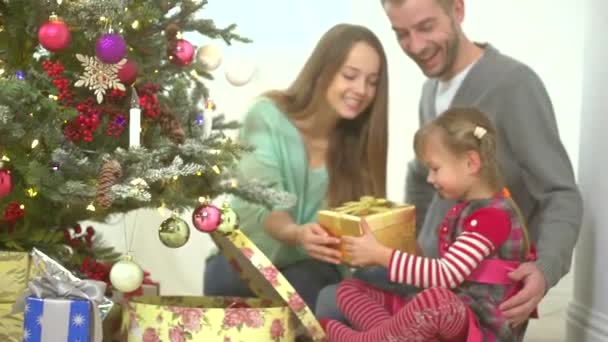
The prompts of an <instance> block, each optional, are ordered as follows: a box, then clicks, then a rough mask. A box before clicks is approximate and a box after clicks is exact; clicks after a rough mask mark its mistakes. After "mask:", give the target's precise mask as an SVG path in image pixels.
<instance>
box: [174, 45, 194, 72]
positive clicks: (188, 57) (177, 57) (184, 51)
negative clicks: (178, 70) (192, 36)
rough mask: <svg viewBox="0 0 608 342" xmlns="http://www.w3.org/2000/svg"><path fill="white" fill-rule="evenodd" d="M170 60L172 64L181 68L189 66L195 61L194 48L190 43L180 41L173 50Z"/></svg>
mask: <svg viewBox="0 0 608 342" xmlns="http://www.w3.org/2000/svg"><path fill="white" fill-rule="evenodd" d="M169 59H170V60H171V62H173V63H175V64H177V65H180V66H185V65H188V64H190V63H192V60H193V59H194V47H193V46H192V44H190V42H189V41H187V40H185V39H178V40H177V41H176V42H175V46H174V47H173V49H172V50H171V53H170V55H169Z"/></svg>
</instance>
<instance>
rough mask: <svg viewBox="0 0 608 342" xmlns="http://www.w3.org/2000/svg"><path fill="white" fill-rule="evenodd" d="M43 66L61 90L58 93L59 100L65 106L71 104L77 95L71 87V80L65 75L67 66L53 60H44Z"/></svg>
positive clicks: (56, 86)
mask: <svg viewBox="0 0 608 342" xmlns="http://www.w3.org/2000/svg"><path fill="white" fill-rule="evenodd" d="M42 68H43V69H44V71H46V74H47V75H49V77H51V78H52V79H53V81H52V82H53V85H54V86H55V88H57V90H59V95H57V98H58V99H59V101H61V103H62V104H63V105H65V106H71V105H72V103H73V102H74V98H75V97H76V95H75V94H74V92H73V91H71V90H70V88H69V86H70V81H69V80H68V79H67V78H65V77H63V72H64V71H65V68H64V67H63V65H62V64H61V62H59V61H57V62H51V61H48V60H46V61H44V62H42Z"/></svg>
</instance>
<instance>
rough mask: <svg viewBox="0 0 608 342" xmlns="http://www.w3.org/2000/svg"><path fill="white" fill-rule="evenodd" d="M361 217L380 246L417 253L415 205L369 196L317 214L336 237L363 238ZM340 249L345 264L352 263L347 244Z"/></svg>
mask: <svg viewBox="0 0 608 342" xmlns="http://www.w3.org/2000/svg"><path fill="white" fill-rule="evenodd" d="M362 218H365V220H366V221H367V223H368V224H369V227H370V229H371V230H372V232H373V234H374V236H375V237H376V239H377V240H378V242H380V243H381V244H383V245H385V246H387V247H389V248H394V249H398V250H400V251H404V252H407V253H412V254H414V253H416V208H415V207H414V206H413V205H409V204H395V203H393V202H390V201H388V200H385V199H377V198H373V197H367V196H366V197H362V198H361V200H359V201H353V202H348V203H345V204H344V205H343V206H341V207H339V208H334V209H332V210H321V211H319V213H318V215H317V219H318V222H319V225H321V226H322V227H323V228H324V229H325V230H326V231H327V232H328V233H329V234H331V235H333V236H335V237H342V236H361V235H363V232H362V230H361V227H360V222H361V219H362ZM338 248H339V250H340V252H342V261H344V262H346V263H349V262H350V258H349V256H348V255H347V253H346V251H345V250H344V245H343V244H340V246H339V247H338Z"/></svg>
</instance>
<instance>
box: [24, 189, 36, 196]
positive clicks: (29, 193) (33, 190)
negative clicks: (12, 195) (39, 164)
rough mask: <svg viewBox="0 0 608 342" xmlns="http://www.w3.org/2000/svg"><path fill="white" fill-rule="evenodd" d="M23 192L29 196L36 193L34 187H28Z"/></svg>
mask: <svg viewBox="0 0 608 342" xmlns="http://www.w3.org/2000/svg"><path fill="white" fill-rule="evenodd" d="M25 194H26V195H28V196H29V197H36V196H37V195H38V191H36V188H34V187H30V188H28V189H27V190H25Z"/></svg>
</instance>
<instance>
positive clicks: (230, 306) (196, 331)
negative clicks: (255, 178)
mask: <svg viewBox="0 0 608 342" xmlns="http://www.w3.org/2000/svg"><path fill="white" fill-rule="evenodd" d="M211 238H212V239H213V241H214V242H215V243H216V245H217V246H218V248H219V249H220V251H221V252H222V254H224V256H226V258H227V259H228V260H229V262H230V263H231V264H232V266H233V267H234V268H235V269H236V270H238V271H239V272H240V274H241V277H242V278H243V279H244V280H245V282H246V283H247V284H248V285H249V287H250V288H251V290H252V291H253V292H254V293H255V294H256V295H257V296H258V297H259V298H231V297H156V296H151V297H150V296H148V297H146V296H144V297H137V298H133V299H131V300H129V302H128V303H127V304H126V305H125V310H123V324H124V326H125V328H127V330H128V341H129V342H135V341H138V342H139V341H144V342H161V341H162V342H167V341H169V342H182V341H201V342H202V341H205V342H213V341H219V342H239V341H256V342H258V341H259V342H264V341H268V342H281V341H285V342H287V341H289V342H291V341H294V340H295V338H296V336H299V335H308V337H309V338H310V339H311V340H313V341H324V340H325V333H324V331H323V329H322V328H321V325H320V324H319V322H318V321H317V320H316V318H315V316H314V314H313V313H312V311H311V310H310V308H309V307H308V306H307V305H306V304H305V303H304V301H303V300H302V298H301V297H300V296H299V295H298V294H297V293H296V291H295V290H294V289H293V287H292V286H291V285H290V284H289V282H288V281H287V279H285V277H284V276H283V275H282V274H281V273H280V272H279V270H278V269H277V268H276V267H275V266H274V265H273V264H272V263H271V262H270V260H268V258H267V257H266V256H265V255H264V254H263V253H262V252H261V251H260V250H259V249H258V248H257V247H256V246H255V244H254V243H253V242H251V241H250V240H249V239H248V238H247V237H246V236H245V235H244V234H243V233H242V232H241V231H239V230H236V231H234V232H231V233H229V234H227V235H224V234H222V233H219V232H214V233H211Z"/></svg>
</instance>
